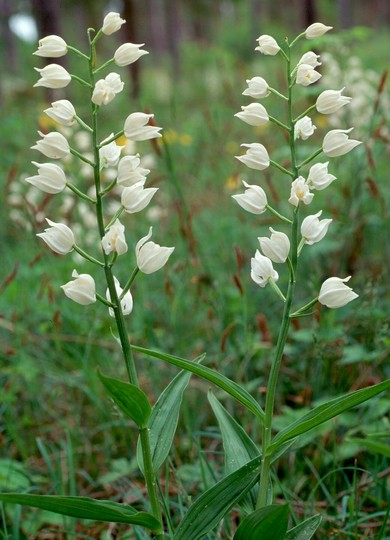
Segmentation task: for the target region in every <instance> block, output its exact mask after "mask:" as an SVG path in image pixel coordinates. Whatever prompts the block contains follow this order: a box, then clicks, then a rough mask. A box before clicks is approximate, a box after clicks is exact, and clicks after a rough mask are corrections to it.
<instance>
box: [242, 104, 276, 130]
mask: <svg viewBox="0 0 390 540" xmlns="http://www.w3.org/2000/svg"><path fill="white" fill-rule="evenodd" d="M241 109H242V111H241V112H238V113H236V114H235V115H234V116H237V118H239V119H240V120H243V121H244V122H246V123H247V124H249V125H250V126H263V125H264V124H266V123H267V122H268V120H269V116H268V113H267V110H266V108H265V107H264V106H263V105H261V104H260V103H250V104H249V105H246V106H244V107H241Z"/></svg>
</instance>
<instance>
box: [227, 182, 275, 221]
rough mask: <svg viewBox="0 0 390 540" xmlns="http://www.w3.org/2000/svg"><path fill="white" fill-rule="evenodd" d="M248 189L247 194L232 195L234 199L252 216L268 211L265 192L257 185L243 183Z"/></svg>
mask: <svg viewBox="0 0 390 540" xmlns="http://www.w3.org/2000/svg"><path fill="white" fill-rule="evenodd" d="M242 183H243V184H244V186H245V187H246V188H248V189H246V190H245V193H240V194H239V195H232V197H233V199H234V200H236V201H237V202H238V204H239V205H240V206H241V207H242V208H243V209H244V210H246V211H247V212H250V213H251V214H262V213H263V212H265V211H266V210H267V195H266V194H265V191H264V190H263V189H262V188H261V187H260V186H256V185H252V186H251V185H249V184H247V183H246V182H244V181H243V182H242Z"/></svg>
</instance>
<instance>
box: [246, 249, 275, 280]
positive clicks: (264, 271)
mask: <svg viewBox="0 0 390 540" xmlns="http://www.w3.org/2000/svg"><path fill="white" fill-rule="evenodd" d="M251 278H252V279H253V281H254V282H255V283H257V285H260V287H265V286H266V285H267V283H268V282H269V280H270V279H272V280H273V281H277V280H278V279H279V274H278V273H277V271H276V270H274V268H273V266H272V262H271V260H270V259H269V258H268V257H264V255H262V254H261V253H260V251H259V250H256V253H255V256H254V257H252V258H251Z"/></svg>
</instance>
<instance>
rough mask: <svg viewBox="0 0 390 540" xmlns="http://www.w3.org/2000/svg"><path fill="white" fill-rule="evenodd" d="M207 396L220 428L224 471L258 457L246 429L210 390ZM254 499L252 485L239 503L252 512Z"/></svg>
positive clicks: (255, 497)
mask: <svg viewBox="0 0 390 540" xmlns="http://www.w3.org/2000/svg"><path fill="white" fill-rule="evenodd" d="M207 397H208V400H209V402H210V405H211V407H212V409H213V411H214V414H215V416H216V418H217V421H218V425H219V429H220V430H221V435H222V443H223V449H224V451H225V469H226V473H227V474H230V473H232V472H234V471H236V470H237V469H239V468H240V467H242V466H243V465H245V464H246V463H248V462H249V461H250V460H251V459H254V458H256V457H258V456H259V455H260V452H259V450H258V448H257V446H256V444H255V443H254V442H253V441H252V439H251V438H250V437H249V435H248V434H247V433H246V431H245V430H244V429H243V428H242V427H241V426H240V424H239V423H238V422H237V421H236V420H235V419H234V418H233V417H232V416H231V415H230V414H229V413H228V411H227V410H226V409H225V407H224V406H223V405H222V404H221V403H220V402H219V401H218V399H217V398H216V397H215V396H214V394H213V393H212V392H211V390H210V391H209V393H208V395H207ZM256 499H257V496H256V489H255V487H254V488H252V490H251V491H250V493H248V494H247V495H246V496H245V497H244V498H243V499H242V501H241V504H242V505H244V508H245V509H248V510H249V512H252V511H253V510H254V509H255V504H256Z"/></svg>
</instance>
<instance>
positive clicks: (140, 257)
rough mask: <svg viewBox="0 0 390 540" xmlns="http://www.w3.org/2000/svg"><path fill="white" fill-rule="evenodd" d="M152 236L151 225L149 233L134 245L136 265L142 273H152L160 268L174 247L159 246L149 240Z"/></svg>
mask: <svg viewBox="0 0 390 540" xmlns="http://www.w3.org/2000/svg"><path fill="white" fill-rule="evenodd" d="M151 236H152V227H150V229H149V233H148V234H147V235H146V236H144V237H143V238H141V240H139V242H138V243H137V245H136V247H135V255H136V258H137V266H138V268H139V269H140V270H141V272H143V273H144V274H152V273H153V272H157V270H160V268H162V267H163V266H164V265H165V264H166V262H167V261H168V259H169V257H170V256H171V254H172V253H173V251H174V249H175V248H174V247H161V246H159V245H158V244H155V243H154V242H151V241H149V239H150V238H151Z"/></svg>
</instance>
